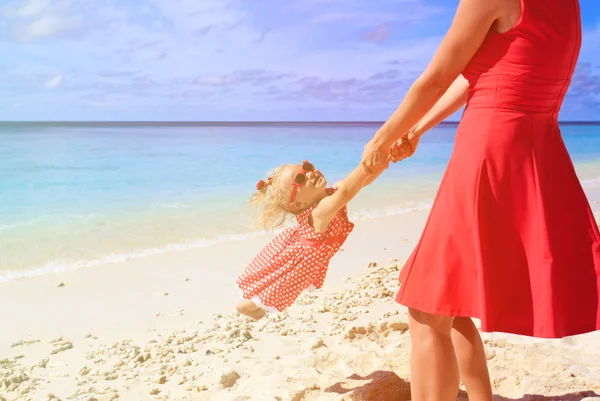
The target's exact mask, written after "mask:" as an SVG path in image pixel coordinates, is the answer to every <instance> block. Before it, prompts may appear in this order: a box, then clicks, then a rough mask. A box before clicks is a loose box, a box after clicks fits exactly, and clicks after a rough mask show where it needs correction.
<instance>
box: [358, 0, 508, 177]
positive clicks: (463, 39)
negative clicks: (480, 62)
mask: <svg viewBox="0 0 600 401" xmlns="http://www.w3.org/2000/svg"><path fill="white" fill-rule="evenodd" d="M503 6H504V5H503V0H461V1H460V4H459V5H458V9H457V11H456V15H455V17H454V21H453V22H452V25H451V26H450V29H449V30H448V33H447V34H446V36H445V37H444V39H443V40H442V42H441V44H440V46H439V48H438V50H437V51H436V53H435V55H434V56H433V58H432V60H431V62H430V63H429V65H428V66H427V68H426V69H425V71H424V72H423V74H421V76H420V77H419V78H417V80H416V81H415V83H414V84H413V85H412V86H411V88H410V89H409V90H408V92H407V94H406V96H405V98H404V100H403V101H402V103H401V104H400V106H398V108H397V109H396V111H395V112H394V113H393V114H392V116H391V117H390V118H389V119H388V120H387V121H386V122H385V123H384V124H383V126H382V127H381V128H380V129H379V130H378V131H377V133H376V134H375V136H374V137H373V139H372V140H371V142H370V143H369V144H368V145H367V146H366V147H365V152H364V154H363V162H364V163H365V164H366V165H367V166H369V167H370V168H371V169H372V170H373V169H375V168H377V167H379V168H381V165H382V164H384V165H385V163H386V161H387V157H388V154H389V153H388V152H389V148H390V145H391V144H392V143H393V142H394V141H395V140H397V139H398V138H400V137H401V136H403V135H405V134H406V133H407V132H408V131H409V130H410V129H411V128H412V127H413V126H415V125H416V124H417V123H418V122H419V120H421V119H422V118H423V117H424V116H425V114H426V113H427V112H429V111H430V109H431V108H432V107H433V106H434V105H435V104H436V103H437V102H438V100H439V99H440V98H441V97H442V95H444V93H445V92H446V91H447V90H448V89H449V88H450V86H451V84H452V83H453V82H454V81H455V80H456V78H457V77H458V75H459V74H460V73H462V71H463V70H464V69H465V67H466V66H467V64H468V63H469V61H470V60H471V58H472V57H473V55H474V54H475V52H477V50H478V49H479V47H480V46H481V43H483V40H484V39H485V37H486V35H487V34H488V32H489V30H490V28H491V26H492V24H493V23H494V21H495V20H496V19H498V17H500V16H501V11H502V9H503Z"/></svg>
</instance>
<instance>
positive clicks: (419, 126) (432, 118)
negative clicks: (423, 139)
mask: <svg viewBox="0 0 600 401" xmlns="http://www.w3.org/2000/svg"><path fill="white" fill-rule="evenodd" d="M468 89H469V82H468V81H467V80H466V79H465V78H464V77H463V76H462V75H459V76H458V77H457V78H456V79H455V80H454V82H453V83H452V85H450V87H449V88H448V90H447V91H446V93H444V95H443V96H442V97H441V98H440V100H438V102H437V103H436V104H435V105H434V106H433V107H432V108H431V110H429V112H428V113H427V114H425V116H424V117H423V118H421V119H420V120H419V122H418V123H416V124H415V126H414V127H412V129H410V133H412V134H413V135H417V136H421V135H423V134H424V133H425V132H427V131H429V130H430V129H432V128H433V127H435V126H436V125H438V124H439V123H441V122H442V121H444V120H445V119H446V118H448V117H450V116H451V115H452V114H454V113H456V112H457V111H458V110H459V109H460V108H461V107H462V106H464V104H465V103H466V102H467V91H468ZM409 139H410V138H409Z"/></svg>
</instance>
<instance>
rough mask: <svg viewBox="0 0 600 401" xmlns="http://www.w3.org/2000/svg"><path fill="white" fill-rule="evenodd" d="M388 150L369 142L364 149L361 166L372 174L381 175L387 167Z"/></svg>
mask: <svg viewBox="0 0 600 401" xmlns="http://www.w3.org/2000/svg"><path fill="white" fill-rule="evenodd" d="M389 157H390V148H389V147H385V146H381V145H380V144H379V143H378V142H377V141H375V140H371V141H370V142H369V143H367V145H366V146H365V148H364V151H363V156H362V160H361V164H362V165H363V166H365V167H366V168H367V170H369V171H370V172H371V173H372V174H376V173H381V172H382V171H383V170H385V169H386V168H388V166H389V163H390V162H389Z"/></svg>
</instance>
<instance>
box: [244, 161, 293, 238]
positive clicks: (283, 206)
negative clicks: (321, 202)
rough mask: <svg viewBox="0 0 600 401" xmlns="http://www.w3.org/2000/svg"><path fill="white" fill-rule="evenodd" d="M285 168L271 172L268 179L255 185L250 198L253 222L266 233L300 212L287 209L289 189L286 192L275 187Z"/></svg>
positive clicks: (278, 168)
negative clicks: (254, 190)
mask: <svg viewBox="0 0 600 401" xmlns="http://www.w3.org/2000/svg"><path fill="white" fill-rule="evenodd" d="M286 167H287V165H282V166H279V167H276V168H274V169H273V170H271V172H270V173H269V175H268V177H269V178H267V179H265V180H260V181H259V182H258V184H257V185H256V192H255V193H253V194H252V196H251V197H250V205H251V206H252V208H253V209H254V210H253V211H254V216H253V217H254V222H255V223H256V224H258V225H261V226H262V227H263V228H264V229H265V230H267V231H268V230H272V229H275V228H277V227H280V226H281V225H282V224H283V223H285V221H286V219H287V218H288V217H289V216H290V215H295V214H298V213H300V212H302V211H292V210H291V209H290V208H289V203H290V191H291V188H290V191H287V190H284V189H283V188H281V186H279V185H277V183H278V182H279V177H280V176H281V173H282V171H283V170H284V169H285V168H286Z"/></svg>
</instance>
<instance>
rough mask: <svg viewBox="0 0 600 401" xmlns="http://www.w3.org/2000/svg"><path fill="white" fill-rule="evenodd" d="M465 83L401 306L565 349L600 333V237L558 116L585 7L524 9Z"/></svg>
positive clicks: (553, 4)
mask: <svg viewBox="0 0 600 401" xmlns="http://www.w3.org/2000/svg"><path fill="white" fill-rule="evenodd" d="M521 4H522V7H523V13H522V16H521V19H520V20H519V22H518V23H517V24H516V26H515V27H514V28H513V29H511V30H510V31H508V32H506V33H503V34H499V33H496V32H489V34H488V35H487V37H486V39H485V41H484V42H483V44H482V45H481V48H480V49H479V51H478V52H477V53H476V55H475V56H474V58H473V59H472V60H471V62H470V63H469V65H468V66H467V68H466V69H465V71H464V72H463V75H464V76H465V78H466V79H467V80H468V81H469V85H470V88H469V93H468V100H467V105H466V108H465V111H464V113H463V116H462V120H461V122H460V125H459V127H458V130H457V133H456V139H455V144H454V149H453V153H452V156H451V158H450V161H449V164H448V166H447V169H446V172H445V174H444V177H443V179H442V182H441V184H440V188H439V190H438V193H437V196H436V199H435V202H434V205H433V207H432V210H431V212H430V215H429V218H428V221H427V223H426V226H425V229H424V231H423V233H422V236H421V238H420V240H419V243H418V245H417V246H416V248H415V250H414V251H413V253H412V255H411V256H410V258H409V259H408V261H407V262H406V264H405V266H404V268H403V270H402V272H401V274H400V283H401V288H400V290H399V292H398V295H397V298H396V300H397V301H398V302H399V303H401V304H403V305H406V306H408V307H411V308H414V309H417V310H421V311H423V312H427V313H432V314H437V315H447V316H470V317H476V318H479V319H480V320H481V328H482V330H483V331H487V332H491V331H497V332H508V333H514V334H522V335H527V336H535V337H544V338H560V337H564V336H570V335H576V334H581V333H586V332H591V331H595V330H599V329H600V308H599V302H598V299H599V296H598V294H599V293H600V234H599V232H598V227H597V225H596V223H595V221H594V217H593V214H592V211H591V208H590V205H589V202H588V200H587V199H586V196H585V194H584V191H583V189H582V187H581V185H580V182H579V180H578V178H577V175H576V173H575V169H574V167H573V164H572V161H571V159H570V156H569V154H568V153H567V149H566V148H565V145H564V143H563V140H562V137H561V133H560V130H559V125H558V113H559V110H560V107H561V104H562V101H563V98H564V96H565V93H566V92H567V89H568V87H569V84H570V81H571V76H572V74H573V70H574V68H575V64H576V62H577V58H578V56H579V48H580V45H581V25H580V15H579V4H578V2H577V0H521Z"/></svg>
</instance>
